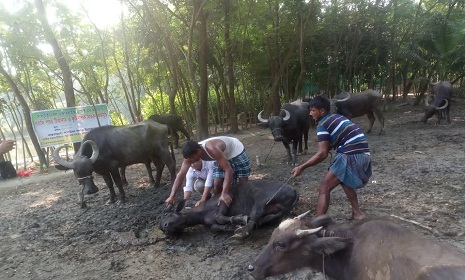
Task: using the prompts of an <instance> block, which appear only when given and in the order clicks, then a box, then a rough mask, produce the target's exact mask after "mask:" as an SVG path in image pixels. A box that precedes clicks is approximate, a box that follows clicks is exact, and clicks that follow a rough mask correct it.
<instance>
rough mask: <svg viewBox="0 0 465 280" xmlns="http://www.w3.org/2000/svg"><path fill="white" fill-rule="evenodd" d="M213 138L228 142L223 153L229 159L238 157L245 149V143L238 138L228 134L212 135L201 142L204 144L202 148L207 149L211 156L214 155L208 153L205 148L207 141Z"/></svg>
mask: <svg viewBox="0 0 465 280" xmlns="http://www.w3.org/2000/svg"><path fill="white" fill-rule="evenodd" d="M213 139H219V140H221V141H223V142H224V143H225V144H226V149H225V150H224V151H223V154H224V156H225V157H226V159H227V160H230V159H233V158H235V157H237V156H238V155H239V154H240V153H242V151H244V145H243V144H242V142H241V141H239V139H237V138H234V137H228V136H218V137H212V138H208V139H205V140H203V141H201V142H199V144H200V145H201V146H202V148H203V149H204V150H205V152H206V153H207V155H208V156H209V157H210V158H213V157H212V156H211V155H210V154H209V153H208V151H207V149H205V143H206V142H208V141H210V140H213Z"/></svg>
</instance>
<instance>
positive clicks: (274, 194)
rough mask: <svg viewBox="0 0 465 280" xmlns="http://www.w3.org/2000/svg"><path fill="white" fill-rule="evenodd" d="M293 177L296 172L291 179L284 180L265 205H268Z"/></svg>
mask: <svg viewBox="0 0 465 280" xmlns="http://www.w3.org/2000/svg"><path fill="white" fill-rule="evenodd" d="M292 178H294V174H291V177H289V179H287V180H286V182H284V184H283V185H282V186H281V187H280V188H279V189H278V190H277V191H276V192H275V193H274V195H273V196H272V197H271V198H270V199H269V200H268V201H267V202H266V204H265V206H266V205H268V203H270V201H271V200H273V198H274V197H275V196H276V195H277V194H278V193H279V191H280V190H281V189H282V188H283V187H284V186H285V185H286V184H287V182H289V180H291V179H292Z"/></svg>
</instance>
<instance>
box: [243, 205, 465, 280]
mask: <svg viewBox="0 0 465 280" xmlns="http://www.w3.org/2000/svg"><path fill="white" fill-rule="evenodd" d="M307 213H308V212H307ZM305 214H306V213H305ZM305 214H302V215H301V216H299V217H297V218H294V219H288V220H285V221H283V222H282V223H281V224H280V225H279V226H278V227H277V228H276V229H275V230H274V231H273V234H272V236H271V239H270V241H269V242H268V244H267V245H266V246H265V248H263V250H262V251H261V253H260V255H259V256H258V257H257V258H256V259H255V260H254V261H253V262H252V263H251V264H250V265H249V267H248V270H249V272H250V274H251V275H252V277H254V278H255V279H265V278H266V277H270V276H276V275H280V274H284V273H287V272H291V271H294V270H297V269H300V268H304V267H311V268H313V269H315V270H317V271H320V272H323V273H325V274H326V275H327V276H329V277H330V278H331V279H344V280H354V279H357V280H375V279H376V280H400V279H402V280H403V279H412V280H444V279H447V280H459V279H460V280H463V279H465V252H463V251H460V250H459V249H457V248H455V247H452V246H450V245H446V244H442V243H439V242H438V241H436V240H434V239H432V238H427V237H424V236H421V235H419V234H415V233H413V232H411V231H410V230H408V229H407V228H405V227H403V226H400V225H398V224H396V223H394V222H393V221H391V220H388V219H373V220H365V221H362V222H360V223H359V224H356V225H347V226H331V224H332V219H331V218H330V217H329V216H327V215H323V216H320V217H317V218H315V219H314V220H313V221H310V220H306V219H304V216H305Z"/></svg>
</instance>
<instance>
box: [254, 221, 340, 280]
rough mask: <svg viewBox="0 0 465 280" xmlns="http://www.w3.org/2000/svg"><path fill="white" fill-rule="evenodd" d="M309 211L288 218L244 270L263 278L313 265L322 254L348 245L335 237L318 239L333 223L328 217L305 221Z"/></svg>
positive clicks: (255, 276)
mask: <svg viewBox="0 0 465 280" xmlns="http://www.w3.org/2000/svg"><path fill="white" fill-rule="evenodd" d="M307 214H308V212H306V213H304V214H302V215H299V216H297V217H295V218H293V219H287V220H285V221H283V222H281V224H280V225H279V226H278V227H277V228H276V229H275V230H274V231H273V234H272V235H271V238H270V241H269V242H268V244H267V245H266V246H265V248H263V250H262V251H261V253H260V254H259V255H258V257H257V258H256V259H255V260H254V261H253V262H252V263H251V264H250V265H249V266H248V268H247V270H248V271H249V272H250V274H251V276H252V277H253V278H254V279H265V278H267V277H270V276H277V275H280V274H284V273H288V272H291V271H294V270H296V269H299V268H303V267H306V266H309V264H316V263H318V262H320V261H321V259H322V256H323V255H329V254H331V253H333V252H334V251H337V250H339V249H341V248H343V247H345V246H347V245H348V244H347V242H345V241H346V240H344V239H343V238H338V237H326V238H319V236H317V235H320V231H321V230H322V228H323V227H326V226H327V225H329V224H331V223H332V219H331V218H330V217H329V216H328V215H323V216H319V217H317V218H315V219H314V220H312V221H309V220H307V219H305V216H306V215H307Z"/></svg>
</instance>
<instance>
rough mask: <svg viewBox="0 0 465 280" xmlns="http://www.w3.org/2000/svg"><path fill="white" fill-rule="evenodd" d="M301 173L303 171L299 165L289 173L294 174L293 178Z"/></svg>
mask: <svg viewBox="0 0 465 280" xmlns="http://www.w3.org/2000/svg"><path fill="white" fill-rule="evenodd" d="M302 171H304V169H303V168H302V165H299V166H296V167H294V169H292V171H291V173H292V174H294V177H297V176H299V175H300V174H302Z"/></svg>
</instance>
